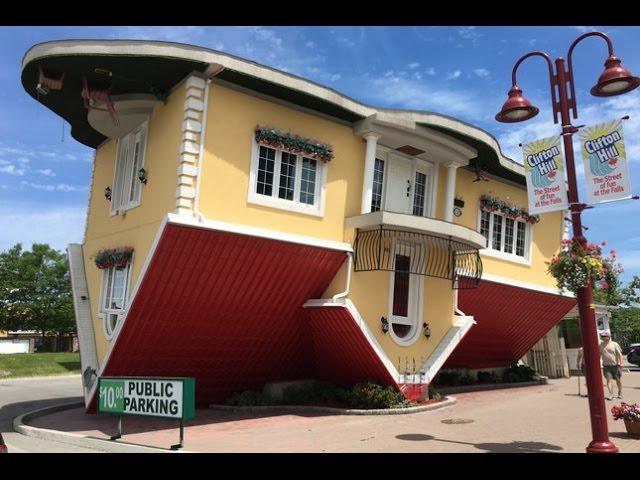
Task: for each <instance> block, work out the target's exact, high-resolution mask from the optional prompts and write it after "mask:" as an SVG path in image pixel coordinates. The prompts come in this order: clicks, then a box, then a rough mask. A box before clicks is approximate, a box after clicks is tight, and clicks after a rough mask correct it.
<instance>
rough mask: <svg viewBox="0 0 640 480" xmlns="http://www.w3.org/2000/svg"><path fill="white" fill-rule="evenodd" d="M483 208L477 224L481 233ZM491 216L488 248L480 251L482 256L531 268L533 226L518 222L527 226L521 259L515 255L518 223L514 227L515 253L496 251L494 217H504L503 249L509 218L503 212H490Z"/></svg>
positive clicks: (479, 212) (479, 213) (479, 211)
mask: <svg viewBox="0 0 640 480" xmlns="http://www.w3.org/2000/svg"><path fill="white" fill-rule="evenodd" d="M482 211H483V210H482V208H479V209H478V223H477V227H476V229H477V231H478V232H481V228H480V226H481V222H482ZM489 214H490V215H491V216H490V217H489V233H488V236H487V247H486V248H483V249H481V250H480V254H482V255H484V256H487V257H493V258H498V259H500V260H505V261H508V262H512V263H518V264H521V265H527V266H531V248H532V246H533V233H534V232H533V225H532V224H530V223H528V222H524V221H522V220H517V221H521V222H522V223H524V226H525V230H524V257H521V256H519V255H516V254H515V251H516V242H517V234H516V232H517V226H516V223H515V222H514V225H513V253H507V252H505V251H503V250H494V248H493V226H494V220H493V215H500V216H501V217H502V229H501V235H502V236H501V240H500V243H501V247H502V248H504V244H505V238H506V236H505V234H506V228H507V222H506V218H507V216H506V215H505V214H504V213H502V212H498V211H496V212H489Z"/></svg>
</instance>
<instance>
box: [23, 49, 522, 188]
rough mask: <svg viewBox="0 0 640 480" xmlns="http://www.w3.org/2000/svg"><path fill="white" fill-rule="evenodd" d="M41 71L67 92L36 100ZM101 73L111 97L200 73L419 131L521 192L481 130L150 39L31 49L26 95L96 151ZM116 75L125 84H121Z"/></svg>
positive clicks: (517, 174)
mask: <svg viewBox="0 0 640 480" xmlns="http://www.w3.org/2000/svg"><path fill="white" fill-rule="evenodd" d="M40 65H42V66H43V68H44V69H45V70H46V72H47V73H49V74H51V75H53V76H56V77H57V75H59V74H61V73H62V72H67V76H66V77H65V85H66V88H63V90H62V91H59V92H58V91H57V92H51V93H50V94H49V95H46V96H44V97H38V94H37V92H36V84H37V79H38V66H40ZM96 68H99V69H103V70H106V71H111V72H113V74H114V77H112V78H113V79H114V80H113V85H114V87H113V92H112V94H113V95H117V94H128V93H149V89H150V86H151V87H153V90H154V91H155V92H160V93H162V92H167V91H169V90H170V89H171V88H173V87H174V86H175V85H176V84H178V83H179V82H180V81H181V80H182V79H184V78H185V77H186V76H187V75H188V74H189V73H191V72H193V71H197V72H201V73H202V74H204V75H206V76H208V77H214V76H215V77H216V78H217V79H220V80H222V81H225V82H227V83H231V84H234V85H237V86H239V87H243V88H247V89H250V90H253V91H255V92H258V93H260V94H263V95H267V96H269V97H273V98H276V99H280V100H283V101H286V102H289V103H293V104H296V105H299V106H301V107H304V108H307V109H311V110H313V111H317V112H319V113H322V114H324V115H329V116H331V117H334V118H336V119H339V120H341V121H346V122H348V123H352V124H355V123H356V122H358V121H360V120H364V119H365V118H368V117H371V116H372V115H376V114H378V115H381V116H386V117H388V118H393V119H394V122H395V123H400V124H402V123H404V124H406V125H413V124H415V125H416V126H417V127H424V128H426V129H431V130H432V131H438V132H440V133H441V134H444V135H446V136H448V137H450V138H451V139H454V140H457V141H458V142H460V143H462V144H466V145H467V146H468V147H466V148H469V147H470V148H471V149H472V150H476V151H477V157H476V159H475V160H471V165H472V166H475V165H476V162H477V161H479V162H480V164H481V167H482V168H483V169H484V170H486V171H488V172H489V173H492V174H494V175H497V176H499V177H503V178H507V179H510V180H512V181H515V182H517V183H519V184H522V185H524V169H523V167H522V165H520V164H518V163H516V162H514V161H513V160H511V159H509V158H507V157H505V156H504V155H503V154H502V152H501V150H500V147H499V145H498V142H497V140H496V139H495V138H494V137H493V136H492V135H491V134H489V133H488V132H486V131H484V130H482V129H480V128H478V127H475V126H473V125H470V124H468V123H465V122H462V121H460V120H457V119H455V118H452V117H448V116H445V115H440V114H436V113H433V112H426V111H414V110H398V109H382V108H375V107H371V106H369V105H366V104H363V103H360V102H357V101H355V100H354V99H352V98H350V97H347V96H345V95H342V94H341V93H339V92H337V91H335V90H333V89H331V88H328V87H325V86H323V85H319V84H317V83H315V82H312V81H309V80H306V79H304V78H301V77H298V76H295V75H292V74H289V73H285V72H281V71H279V70H275V69H273V68H269V67H266V66H264V65H260V64H258V63H255V62H251V61H248V60H245V59H242V58H239V57H236V56H233V55H229V54H226V53H221V52H218V51H215V50H210V49H207V48H202V47H197V46H194V45H186V44H179V43H171V42H158V41H147V40H144V41H141V40H61V41H52V42H46V43H41V44H38V45H35V46H33V47H32V48H31V49H29V51H27V53H26V54H25V56H24V58H23V61H22V84H23V86H24V88H25V90H26V91H27V92H28V93H29V94H30V95H31V96H32V97H34V98H36V99H37V100H38V101H40V102H41V103H43V104H44V105H45V106H47V107H48V108H49V109H51V110H52V111H54V112H55V113H56V114H58V115H60V116H61V117H63V118H64V119H65V120H67V121H68V122H69V123H70V124H71V128H72V135H73V137H74V138H75V139H76V140H78V141H79V142H81V143H83V144H85V145H87V146H90V147H93V148H95V147H97V146H98V145H99V144H100V143H102V141H104V139H105V137H104V136H103V135H101V134H100V133H98V132H96V131H95V130H94V129H93V128H91V126H90V125H89V124H88V122H87V112H86V110H85V109H84V106H83V103H82V99H81V98H80V90H81V85H80V76H81V75H87V78H88V80H89V81H90V82H94V83H95V84H96V85H100V82H102V84H103V85H104V87H105V88H106V87H107V86H108V85H109V84H110V82H111V80H109V77H105V76H104V75H100V74H97V73H96V72H95V69H96ZM91 72H93V73H91ZM116 75H118V76H119V77H120V78H121V80H119V81H118V80H117V77H116ZM125 77H126V78H129V79H130V80H129V83H128V84H127V82H125V81H123V80H122V79H123V78H125ZM417 127H414V128H417Z"/></svg>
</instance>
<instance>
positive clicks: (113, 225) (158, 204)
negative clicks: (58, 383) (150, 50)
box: [83, 86, 185, 363]
mask: <svg viewBox="0 0 640 480" xmlns="http://www.w3.org/2000/svg"><path fill="white" fill-rule="evenodd" d="M184 100H185V88H184V86H181V87H178V88H177V89H176V90H174V92H173V93H172V94H171V95H170V96H169V98H168V100H167V103H166V104H164V103H158V104H157V105H156V106H155V108H154V110H153V113H152V114H151V116H150V118H149V130H148V136H147V137H148V138H147V148H146V153H145V169H146V170H147V175H148V183H147V184H146V185H143V186H142V194H141V202H140V205H139V206H138V207H135V208H133V209H130V210H127V211H126V213H125V215H114V216H110V215H109V202H108V201H107V200H106V199H105V197H104V189H105V188H106V187H107V186H111V187H113V175H114V170H115V161H116V141H115V140H109V141H107V142H105V143H103V144H102V145H101V146H100V147H98V149H97V150H96V155H95V165H94V173H93V184H92V188H91V196H90V199H89V212H88V215H89V218H88V223H87V231H86V236H85V243H84V245H83V254H84V262H85V272H86V278H87V287H88V289H89V298H90V306H91V315H92V318H93V323H94V331H95V338H96V351H97V353H98V361H99V362H100V363H102V359H103V357H104V355H105V353H106V351H107V349H108V346H109V343H110V341H109V340H107V338H106V336H105V333H104V321H103V320H102V319H101V318H100V317H98V312H99V305H98V304H99V301H100V288H101V285H102V271H101V270H98V268H96V266H95V263H94V257H95V255H96V253H97V252H98V251H99V250H102V249H108V248H118V247H133V249H134V258H133V265H132V271H131V283H130V288H129V293H131V291H132V289H133V288H134V286H135V285H136V283H137V281H138V276H139V274H140V271H141V269H142V265H143V264H144V262H145V260H146V258H147V254H148V251H149V248H150V247H151V245H152V243H153V240H154V238H155V236H156V233H157V231H158V227H159V225H160V222H161V221H162V219H163V217H164V215H165V214H166V213H168V212H170V211H172V210H173V209H174V206H175V192H176V187H177V183H178V176H177V168H178V158H179V154H180V139H181V125H182V117H183V104H184Z"/></svg>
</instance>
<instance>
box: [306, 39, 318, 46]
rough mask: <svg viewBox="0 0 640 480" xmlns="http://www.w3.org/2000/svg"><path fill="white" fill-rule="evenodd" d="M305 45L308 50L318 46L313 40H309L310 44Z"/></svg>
mask: <svg viewBox="0 0 640 480" xmlns="http://www.w3.org/2000/svg"><path fill="white" fill-rule="evenodd" d="M304 45H305V47H307V48H313V47H315V46H316V44H315V43H314V42H312V41H311V40H309V41H308V42H306V43H305V44H304Z"/></svg>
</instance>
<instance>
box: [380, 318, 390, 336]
mask: <svg viewBox="0 0 640 480" xmlns="http://www.w3.org/2000/svg"><path fill="white" fill-rule="evenodd" d="M380 323H382V332H383V333H387V332H388V331H389V322H388V321H387V319H386V318H385V317H380Z"/></svg>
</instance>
